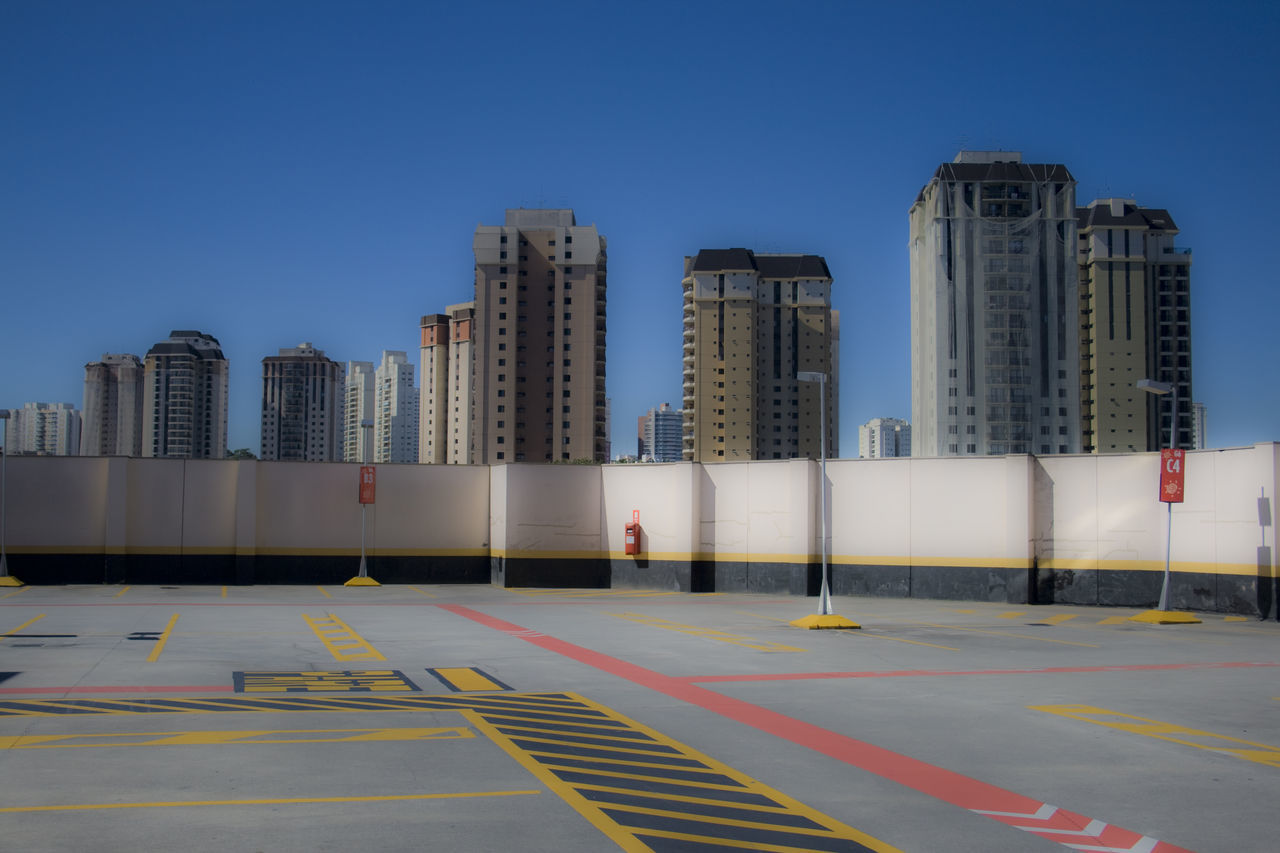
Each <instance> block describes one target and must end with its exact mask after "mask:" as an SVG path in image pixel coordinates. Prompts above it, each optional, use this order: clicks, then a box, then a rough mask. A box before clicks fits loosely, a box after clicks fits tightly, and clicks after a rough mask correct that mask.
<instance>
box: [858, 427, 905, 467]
mask: <svg viewBox="0 0 1280 853" xmlns="http://www.w3.org/2000/svg"><path fill="white" fill-rule="evenodd" d="M910 455H911V424H909V423H907V422H906V421H904V420H899V419H898V418H872V419H871V420H869V421H867V422H866V423H865V424H863V425H862V426H860V427H858V456H859V457H860V458H862V459H885V458H889V457H893V456H910Z"/></svg>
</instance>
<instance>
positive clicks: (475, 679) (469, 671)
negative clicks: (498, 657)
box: [427, 666, 511, 693]
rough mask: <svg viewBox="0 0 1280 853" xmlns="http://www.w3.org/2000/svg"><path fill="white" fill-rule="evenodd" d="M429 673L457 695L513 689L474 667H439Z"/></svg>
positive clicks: (429, 670)
mask: <svg viewBox="0 0 1280 853" xmlns="http://www.w3.org/2000/svg"><path fill="white" fill-rule="evenodd" d="M427 672H429V673H431V677H432V678H434V679H436V680H437V681H439V682H440V683H441V684H443V685H444V686H445V687H448V688H449V689H450V690H452V691H453V692H455V693H467V692H493V691H499V690H510V689H511V687H510V686H509V685H506V684H503V683H502V682H501V681H499V680H498V679H496V678H494V677H493V676H492V675H489V673H487V672H485V671H484V670H481V669H479V668H478V667H474V666H446V667H437V668H434V669H428V670H427Z"/></svg>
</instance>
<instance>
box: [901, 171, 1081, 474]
mask: <svg viewBox="0 0 1280 853" xmlns="http://www.w3.org/2000/svg"><path fill="white" fill-rule="evenodd" d="M1075 187H1076V182H1075V179H1074V178H1073V177H1072V176H1071V173H1070V172H1069V171H1067V168H1066V167H1065V166H1062V165H1046V164H1027V163H1023V162H1022V156H1021V154H1020V153H1018V152H1009V151H962V152H960V153H959V154H958V155H956V158H955V160H954V161H953V162H951V163H943V164H942V165H941V166H939V167H938V168H937V170H936V171H935V173H934V175H933V178H932V179H931V180H930V181H929V183H928V184H926V185H925V186H924V188H923V189H921V190H920V194H919V196H917V198H916V200H915V203H914V204H912V206H911V210H910V214H909V217H910V254H911V425H912V433H913V434H912V448H911V450H912V454H913V455H916V456H981V455H988V454H997V455H998V454H1005V453H1039V454H1046V453H1078V452H1080V450H1081V418H1080V331H1079V330H1080V322H1079V317H1080V301H1079V300H1080V297H1079V290H1078V267H1077V262H1076V252H1077V245H1076V207H1075Z"/></svg>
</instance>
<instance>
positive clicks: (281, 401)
mask: <svg viewBox="0 0 1280 853" xmlns="http://www.w3.org/2000/svg"><path fill="white" fill-rule="evenodd" d="M344 392H345V382H344V381H343V370H342V365H341V364H339V363H338V362H336V361H332V360H331V359H328V358H325V355H324V350H318V349H316V348H315V347H313V346H312V345H311V344H310V343H309V342H303V343H301V344H299V345H298V346H296V347H293V348H289V349H281V350H280V354H279V355H275V356H267V357H266V358H264V359H263V360H262V452H261V454H260V456H261V458H263V459H269V460H286V461H289V460H292V461H297V462H336V461H339V460H341V459H342V452H343V451H342V435H343V417H344V404H345V393H344Z"/></svg>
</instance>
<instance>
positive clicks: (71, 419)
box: [4, 403, 81, 456]
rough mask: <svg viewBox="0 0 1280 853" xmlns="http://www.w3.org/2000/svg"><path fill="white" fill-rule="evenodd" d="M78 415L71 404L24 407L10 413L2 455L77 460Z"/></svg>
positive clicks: (79, 421)
mask: <svg viewBox="0 0 1280 853" xmlns="http://www.w3.org/2000/svg"><path fill="white" fill-rule="evenodd" d="M80 428H81V417H80V412H79V411H77V410H76V407H75V406H73V405H71V404H70V403H25V404H23V406H22V408H21V409H9V424H8V430H9V432H8V438H7V439H6V441H7V442H9V443H11V444H12V448H10V446H9V445H8V444H6V446H5V449H4V452H5V453H12V454H13V455H14V456H79V455H80Z"/></svg>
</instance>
